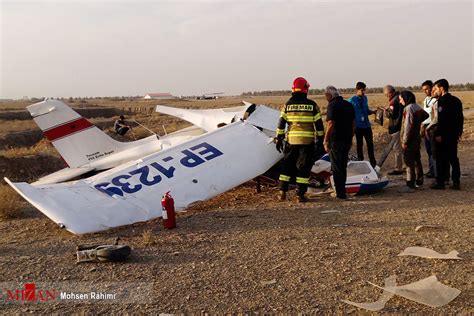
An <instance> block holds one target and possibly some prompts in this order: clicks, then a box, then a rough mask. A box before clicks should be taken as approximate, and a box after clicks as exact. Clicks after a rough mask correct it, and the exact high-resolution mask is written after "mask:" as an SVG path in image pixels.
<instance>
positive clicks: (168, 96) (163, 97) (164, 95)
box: [143, 92, 177, 100]
mask: <svg viewBox="0 0 474 316" xmlns="http://www.w3.org/2000/svg"><path fill="white" fill-rule="evenodd" d="M143 98H144V99H158V100H169V99H176V98H177V97H175V96H174V95H172V94H171V93H169V92H166V93H147V94H146V95H145V96H144V97H143Z"/></svg>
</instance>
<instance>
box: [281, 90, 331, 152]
mask: <svg viewBox="0 0 474 316" xmlns="http://www.w3.org/2000/svg"><path fill="white" fill-rule="evenodd" d="M286 124H288V133H287V135H286V140H287V141H288V143H289V144H290V145H309V144H313V143H314V142H315V139H316V138H318V140H320V141H321V142H322V141H323V139H324V125H323V120H322V117H321V111H320V110H319V106H318V105H317V104H316V102H314V101H313V100H310V99H308V98H307V95H306V94H305V93H300V92H295V93H293V94H292V96H291V98H290V99H289V100H288V102H286V104H285V106H284V107H283V108H282V110H281V113H280V120H279V122H278V128H277V137H279V136H280V137H281V136H282V135H285V127H286Z"/></svg>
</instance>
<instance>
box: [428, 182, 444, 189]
mask: <svg viewBox="0 0 474 316" xmlns="http://www.w3.org/2000/svg"><path fill="white" fill-rule="evenodd" d="M430 189H433V190H444V184H439V183H433V184H432V185H431V186H430Z"/></svg>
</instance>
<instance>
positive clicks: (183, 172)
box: [5, 121, 282, 234]
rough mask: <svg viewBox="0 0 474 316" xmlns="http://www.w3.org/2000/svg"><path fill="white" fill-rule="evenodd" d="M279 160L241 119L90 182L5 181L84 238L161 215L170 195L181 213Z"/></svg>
mask: <svg viewBox="0 0 474 316" xmlns="http://www.w3.org/2000/svg"><path fill="white" fill-rule="evenodd" d="M281 158H282V155H281V154H280V153H278V152H277V151H276V150H275V146H274V144H273V143H272V142H271V138H269V137H268V136H267V135H266V134H265V133H263V132H261V131H260V130H259V129H257V128H256V127H255V126H253V125H251V124H249V123H247V122H244V121H239V122H235V123H233V124H230V125H228V126H225V127H222V128H220V129H217V130H215V131H213V132H210V133H207V134H204V135H202V136H198V137H195V138H193V139H191V140H189V141H186V142H184V143H182V144H179V145H177V146H174V147H172V148H169V149H166V150H163V151H160V152H157V153H154V154H151V155H149V156H147V157H144V158H143V159H140V160H138V161H132V162H128V163H126V164H124V165H121V166H119V167H116V168H113V169H110V170H108V171H105V172H103V173H100V174H98V175H96V176H93V177H90V178H87V179H83V180H78V181H74V182H68V183H59V184H50V185H43V186H32V185H30V184H28V183H12V182H11V181H9V180H8V179H5V181H6V182H7V183H8V184H9V185H10V186H12V187H13V188H14V189H15V190H16V191H17V192H18V193H19V194H20V195H22V196H23V197H24V198H25V199H26V200H27V201H28V202H30V203H31V204H32V205H33V206H35V207H36V208H37V209H38V210H40V211H41V212H43V213H44V214H45V215H46V216H48V217H49V218H50V219H52V220H53V221H54V222H56V223H58V224H62V225H64V227H65V228H66V229H67V230H69V231H71V232H72V233H75V234H84V233H91V232H97V231H101V230H105V229H108V228H111V227H117V226H121V225H126V224H131V223H135V222H139V221H146V220H149V219H152V218H155V217H159V216H161V197H162V195H163V194H164V193H166V192H168V191H171V194H172V196H173V197H174V199H175V207H176V209H177V210H182V209H184V208H186V207H187V206H188V205H190V204H191V203H193V202H196V201H202V200H207V199H209V198H212V197H214V196H216V195H218V194H220V193H223V192H225V191H227V190H229V189H231V188H233V187H236V186H238V185H240V184H242V183H244V182H246V181H248V180H251V179H252V178H254V177H255V176H258V175H260V174H262V173H264V172H265V171H267V170H268V169H269V168H270V167H272V166H273V165H274V164H275V163H276V162H278V160H280V159H281Z"/></svg>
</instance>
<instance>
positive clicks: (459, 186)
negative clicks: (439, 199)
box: [449, 183, 461, 191]
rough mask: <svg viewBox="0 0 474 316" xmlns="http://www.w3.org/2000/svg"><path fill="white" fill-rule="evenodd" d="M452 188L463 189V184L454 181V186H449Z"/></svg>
mask: <svg viewBox="0 0 474 316" xmlns="http://www.w3.org/2000/svg"><path fill="white" fill-rule="evenodd" d="M449 188H450V189H451V190H458V191H460V190H461V185H460V184H459V183H453V185H452V186H450V187H449Z"/></svg>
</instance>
